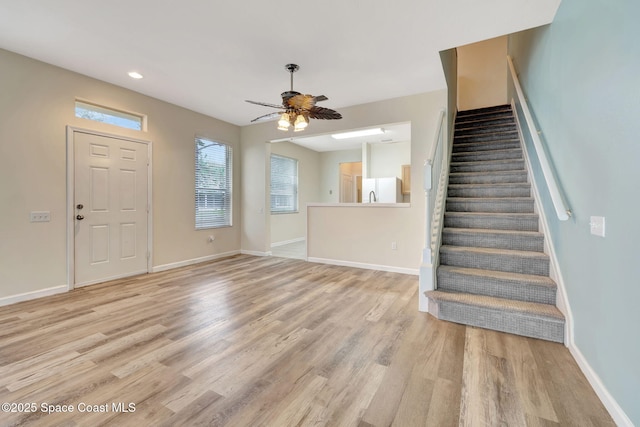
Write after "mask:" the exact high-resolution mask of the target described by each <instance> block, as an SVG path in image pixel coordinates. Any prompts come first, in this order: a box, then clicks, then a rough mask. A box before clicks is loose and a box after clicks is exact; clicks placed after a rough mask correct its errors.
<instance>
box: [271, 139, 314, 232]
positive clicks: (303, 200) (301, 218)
mask: <svg viewBox="0 0 640 427" xmlns="http://www.w3.org/2000/svg"><path fill="white" fill-rule="evenodd" d="M271 153H273V154H279V155H281V156H286V157H290V158H293V159H296V160H298V212H296V213H287V214H275V215H271V243H272V244H273V243H280V242H287V241H289V240H296V239H303V238H305V237H306V235H307V203H310V202H318V201H320V153H318V152H317V151H313V150H309V149H308V148H304V147H301V146H299V145H296V144H292V143H290V142H277V143H273V144H271Z"/></svg>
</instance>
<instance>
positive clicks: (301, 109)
mask: <svg viewBox="0 0 640 427" xmlns="http://www.w3.org/2000/svg"><path fill="white" fill-rule="evenodd" d="M285 69H286V70H287V71H289V73H290V74H291V90H288V91H286V92H282V93H281V94H280V96H282V105H277V104H269V103H266V102H256V101H249V100H246V101H247V102H249V103H251V104H256V105H264V106H265V107H272V108H278V109H280V110H284V111H276V112H273V113H269V114H265V115H264V116H260V117H256V118H255V119H253V120H251V122H257V121H260V120H269V119H274V118H276V117H280V120H278V129H280V130H288V129H289V126H293V131H294V132H299V131H301V130H304V129H305V128H306V127H307V126H308V125H309V119H322V120H337V119H341V118H342V115H341V114H340V113H338V112H337V111H335V110H332V109H330V108H324V107H318V106H317V105H316V102H320V101H326V100H327V99H329V98H327V97H326V96H324V95H320V96H313V95H303V94H301V93H300V92H296V91H294V90H293V73H295V72H296V71H298V70H299V69H300V67H299V66H298V65H296V64H287V65H285Z"/></svg>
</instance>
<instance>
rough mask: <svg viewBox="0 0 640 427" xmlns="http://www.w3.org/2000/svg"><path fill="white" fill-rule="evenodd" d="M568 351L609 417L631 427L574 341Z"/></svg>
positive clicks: (619, 424)
mask: <svg viewBox="0 0 640 427" xmlns="http://www.w3.org/2000/svg"><path fill="white" fill-rule="evenodd" d="M569 352H571V355H572V356H573V358H574V359H575V361H576V363H577V364H578V366H579V367H580V370H581V371H582V373H583V374H584V376H585V377H587V380H588V381H589V384H591V387H592V388H593V390H594V391H595V392H596V394H597V395H598V397H599V398H600V401H601V402H602V404H603V405H604V407H605V408H607V411H609V415H611V418H613V421H614V422H615V423H616V425H618V426H619V427H633V423H632V422H631V419H629V417H628V416H627V414H625V412H624V411H623V410H622V408H621V407H620V405H618V402H616V400H615V399H614V398H613V396H611V394H610V393H609V390H607V388H606V387H605V386H604V384H602V380H600V377H599V376H598V374H596V372H595V371H594V370H593V368H592V367H591V365H589V362H587V359H586V358H585V357H584V355H583V354H582V352H581V351H580V349H579V348H578V347H576V345H575V344H574V343H571V345H570V346H569Z"/></svg>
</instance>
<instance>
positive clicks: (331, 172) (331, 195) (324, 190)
mask: <svg viewBox="0 0 640 427" xmlns="http://www.w3.org/2000/svg"><path fill="white" fill-rule="evenodd" d="M361 161H362V150H360V149H359V148H358V149H356V150H341V151H324V152H322V153H320V188H319V189H320V200H319V201H320V202H322V203H338V202H340V164H341V163H352V162H361ZM360 170H361V171H362V167H361V168H360Z"/></svg>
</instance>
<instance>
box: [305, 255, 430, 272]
mask: <svg viewBox="0 0 640 427" xmlns="http://www.w3.org/2000/svg"><path fill="white" fill-rule="evenodd" d="M307 261H309V262H315V263H318V264H330V265H341V266H343V267H355V268H363V269H366V270H379V271H388V272H390V273H402V274H410V275H412V276H418V275H419V272H420V271H419V270H418V269H417V268H404V267H394V266H391V265H377V264H366V263H363V262H352V261H342V260H337V259H327V258H314V257H309V258H307Z"/></svg>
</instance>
